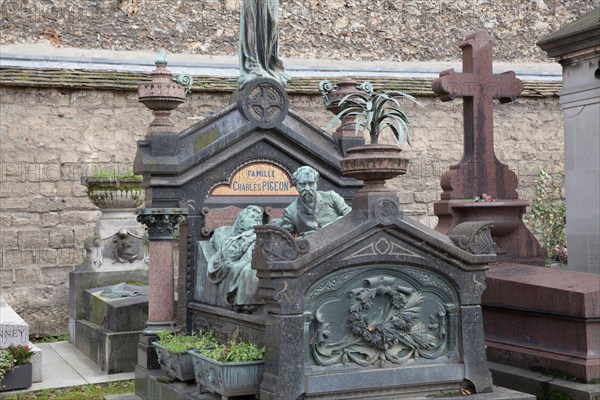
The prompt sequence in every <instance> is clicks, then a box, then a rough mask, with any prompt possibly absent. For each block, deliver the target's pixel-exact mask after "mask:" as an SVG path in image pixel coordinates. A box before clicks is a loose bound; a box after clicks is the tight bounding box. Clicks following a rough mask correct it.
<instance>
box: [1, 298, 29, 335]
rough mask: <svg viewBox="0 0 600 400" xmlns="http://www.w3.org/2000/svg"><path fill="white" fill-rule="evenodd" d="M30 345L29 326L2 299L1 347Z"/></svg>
mask: <svg viewBox="0 0 600 400" xmlns="http://www.w3.org/2000/svg"><path fill="white" fill-rule="evenodd" d="M28 344H29V325H28V324H27V322H25V321H24V320H23V318H21V317H20V316H19V314H17V313H16V312H15V310H13V309H12V307H11V306H9V305H8V304H7V303H6V301H5V300H4V299H0V347H8V346H10V345H15V346H18V345H23V346H26V345H28Z"/></svg>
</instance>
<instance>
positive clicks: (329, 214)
mask: <svg viewBox="0 0 600 400" xmlns="http://www.w3.org/2000/svg"><path fill="white" fill-rule="evenodd" d="M292 181H293V183H294V186H296V189H297V190H298V193H300V197H299V198H298V199H296V200H295V201H294V202H293V203H292V204H290V205H289V206H288V207H287V208H286V209H285V211H284V214H283V221H282V224H281V225H282V227H283V228H285V229H286V230H288V231H290V232H291V233H297V234H299V235H303V236H305V235H308V234H310V233H312V232H315V231H316V230H318V229H321V228H323V227H324V226H326V225H329V224H330V223H332V222H333V221H335V220H337V219H338V218H341V217H343V216H344V215H346V214H348V213H349V212H350V211H352V208H351V207H350V206H349V205H348V204H346V201H345V200H344V199H343V198H342V196H340V195H339V194H337V193H336V192H334V191H329V192H321V191H318V190H317V182H318V181H319V173H318V172H317V171H316V170H315V169H314V168H311V167H308V166H303V167H300V168H298V169H297V170H296V172H294V174H293V175H292Z"/></svg>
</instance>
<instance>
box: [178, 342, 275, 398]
mask: <svg viewBox="0 0 600 400" xmlns="http://www.w3.org/2000/svg"><path fill="white" fill-rule="evenodd" d="M189 353H190V354H191V355H192V356H193V357H194V373H195V374H196V383H198V384H199V385H200V386H201V390H200V392H204V391H214V392H216V393H218V394H220V395H221V396H224V397H229V396H242V395H250V394H258V390H259V385H260V382H261V381H262V374H263V369H264V365H265V362H264V361H249V362H240V363H222V362H219V361H215V360H213V359H210V358H208V357H204V356H203V355H202V354H200V352H198V351H196V350H190V351H189Z"/></svg>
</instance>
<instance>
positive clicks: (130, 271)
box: [69, 178, 148, 373]
mask: <svg viewBox="0 0 600 400" xmlns="http://www.w3.org/2000/svg"><path fill="white" fill-rule="evenodd" d="M96 181H101V182H96ZM92 182H93V183H92ZM82 183H83V184H85V185H86V186H88V197H89V198H90V199H91V200H92V202H93V203H94V204H95V205H96V206H98V207H99V208H100V209H101V211H102V215H101V216H100V219H99V220H98V222H97V223H96V226H95V228H94V233H93V234H92V235H90V236H89V237H88V238H86V240H85V249H86V256H85V259H84V261H83V263H82V264H80V265H78V266H77V267H76V268H75V269H74V270H73V271H71V272H70V273H69V341H70V342H71V343H73V345H74V346H75V347H76V348H77V349H78V350H80V351H81V352H82V353H84V354H85V355H87V356H88V357H90V358H91V359H92V360H93V361H94V362H96V363H97V364H98V365H99V366H100V367H101V368H102V370H104V371H105V372H106V373H116V372H127V371H133V369H134V367H135V363H128V362H127V361H123V362H121V359H122V360H130V359H135V358H136V355H137V350H136V348H135V346H134V345H133V344H134V343H137V340H136V339H131V337H132V335H133V336H136V337H137V334H139V332H140V331H141V330H142V329H143V328H144V326H143V325H142V326H138V327H137V328H136V329H133V330H132V329H130V327H125V326H111V327H108V326H104V325H103V324H102V323H97V322H98V321H97V320H94V319H93V318H92V315H91V314H90V308H89V306H88V303H89V290H90V289H93V288H98V287H104V286H109V285H115V284H119V283H121V282H130V283H135V284H137V285H139V284H143V285H145V284H147V282H148V245H147V239H146V238H145V237H144V235H145V229H144V226H143V225H141V224H140V223H138V222H137V221H136V215H135V212H134V210H135V207H137V206H139V205H140V204H141V203H142V202H143V199H144V196H143V194H144V193H143V192H140V188H139V182H136V184H137V191H136V190H135V188H131V187H130V186H129V183H128V184H124V185H123V184H121V185H122V186H119V185H116V183H115V182H114V180H113V182H110V180H106V181H102V180H98V179H96V180H93V179H86V178H83V179H82ZM98 184H99V185H100V187H99V188H98V187H96V186H94V185H98ZM109 184H110V186H116V187H115V188H113V187H108V185H109ZM111 191H112V192H111ZM132 194H133V195H134V196H132ZM136 194H137V195H138V196H135V195H136ZM140 291H144V289H140ZM136 301H142V302H147V301H148V298H147V297H140V298H138V299H137V300H136ZM132 312H133V313H136V315H137V314H138V313H142V315H147V306H146V308H145V309H143V308H141V309H136V310H132ZM136 315H132V316H131V317H134V316H136ZM144 318H145V317H144ZM135 331H137V333H135ZM115 349H118V350H117V351H112V350H115Z"/></svg>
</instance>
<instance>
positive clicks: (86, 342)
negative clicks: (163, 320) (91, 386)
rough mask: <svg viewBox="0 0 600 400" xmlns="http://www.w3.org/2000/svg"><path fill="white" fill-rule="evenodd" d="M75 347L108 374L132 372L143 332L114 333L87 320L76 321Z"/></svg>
mask: <svg viewBox="0 0 600 400" xmlns="http://www.w3.org/2000/svg"><path fill="white" fill-rule="evenodd" d="M75 330H76V331H77V340H76V342H75V347H76V348H77V349H78V350H79V351H81V352H82V353H83V354H85V355H86V356H87V357H89V359H90V360H91V361H93V362H94V363H95V364H96V365H98V366H99V367H100V369H101V370H102V371H104V372H105V373H108V374H116V373H122V372H132V371H133V370H134V368H135V366H136V364H137V344H138V337H139V335H140V333H141V331H131V332H112V331H110V330H108V329H106V328H103V327H101V326H99V325H97V324H94V323H92V322H89V321H85V320H78V321H76V326H75Z"/></svg>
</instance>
